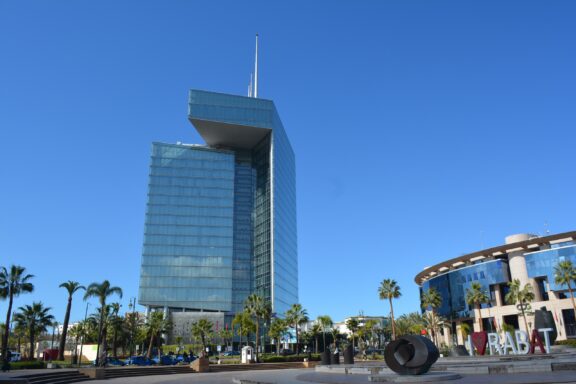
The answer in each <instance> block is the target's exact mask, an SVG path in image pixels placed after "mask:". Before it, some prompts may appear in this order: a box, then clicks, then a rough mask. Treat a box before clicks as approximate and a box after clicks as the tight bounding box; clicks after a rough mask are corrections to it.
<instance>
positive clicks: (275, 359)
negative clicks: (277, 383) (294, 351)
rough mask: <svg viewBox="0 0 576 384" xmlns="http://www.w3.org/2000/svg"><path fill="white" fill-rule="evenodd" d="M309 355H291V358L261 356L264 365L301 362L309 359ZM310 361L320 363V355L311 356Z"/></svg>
mask: <svg viewBox="0 0 576 384" xmlns="http://www.w3.org/2000/svg"><path fill="white" fill-rule="evenodd" d="M307 358H308V355H289V356H276V355H261V356H260V360H261V361H262V362H263V363H290V362H299V361H304V359H307ZM310 361H320V355H319V354H316V353H313V354H312V355H311V356H310Z"/></svg>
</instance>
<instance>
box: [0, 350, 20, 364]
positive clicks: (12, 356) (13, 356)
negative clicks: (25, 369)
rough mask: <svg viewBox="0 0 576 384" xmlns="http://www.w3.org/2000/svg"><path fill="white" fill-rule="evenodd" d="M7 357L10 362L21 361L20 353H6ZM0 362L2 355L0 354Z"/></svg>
mask: <svg viewBox="0 0 576 384" xmlns="http://www.w3.org/2000/svg"><path fill="white" fill-rule="evenodd" d="M8 357H9V358H10V361H11V362H12V363H13V362H16V361H20V360H21V359H22V355H20V352H12V351H8ZM0 360H2V354H0Z"/></svg>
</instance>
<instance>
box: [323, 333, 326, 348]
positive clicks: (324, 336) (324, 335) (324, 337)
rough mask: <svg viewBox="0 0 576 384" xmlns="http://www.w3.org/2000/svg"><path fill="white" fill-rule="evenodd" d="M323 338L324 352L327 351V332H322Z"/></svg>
mask: <svg viewBox="0 0 576 384" xmlns="http://www.w3.org/2000/svg"><path fill="white" fill-rule="evenodd" d="M322 338H323V339H324V345H323V350H324V351H325V350H326V331H325V330H324V331H322Z"/></svg>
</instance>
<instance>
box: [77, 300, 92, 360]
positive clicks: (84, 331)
mask: <svg viewBox="0 0 576 384" xmlns="http://www.w3.org/2000/svg"><path fill="white" fill-rule="evenodd" d="M89 306H90V303H86V312H84V322H83V323H82V327H81V331H82V341H81V342H80V356H78V366H80V363H82V348H83V347H84V336H85V335H86V329H85V327H86V318H87V317H88V307H89Z"/></svg>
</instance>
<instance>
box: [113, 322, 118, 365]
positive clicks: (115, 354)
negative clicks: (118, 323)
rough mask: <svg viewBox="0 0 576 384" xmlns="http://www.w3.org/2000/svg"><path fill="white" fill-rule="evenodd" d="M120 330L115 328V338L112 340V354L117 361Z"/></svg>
mask: <svg viewBox="0 0 576 384" xmlns="http://www.w3.org/2000/svg"><path fill="white" fill-rule="evenodd" d="M117 344H118V329H117V328H116V327H115V328H114V337H113V339H112V354H113V356H114V358H115V359H117V358H118V346H117Z"/></svg>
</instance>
